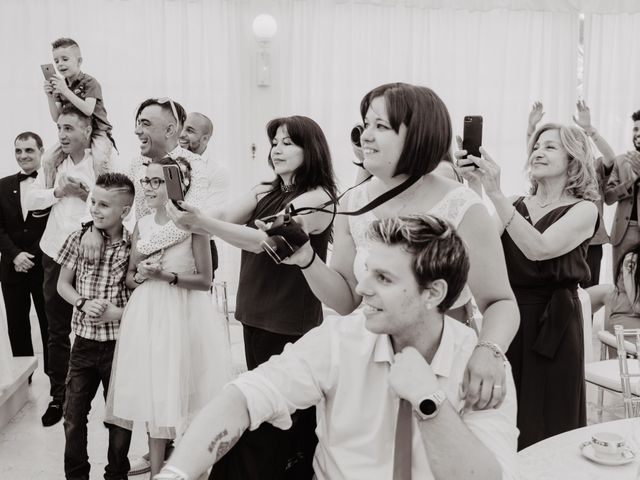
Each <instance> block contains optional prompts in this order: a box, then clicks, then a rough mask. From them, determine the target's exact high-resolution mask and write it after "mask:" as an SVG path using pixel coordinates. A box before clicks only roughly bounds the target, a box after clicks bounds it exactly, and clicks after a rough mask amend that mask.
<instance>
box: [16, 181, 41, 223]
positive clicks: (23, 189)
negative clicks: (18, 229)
mask: <svg viewBox="0 0 640 480" xmlns="http://www.w3.org/2000/svg"><path fill="white" fill-rule="evenodd" d="M20 172H22V173H24V174H25V175H26V172H25V171H24V170H20ZM38 175H40V173H39V174H38ZM35 181H36V179H35V178H32V177H27V178H25V179H24V180H22V181H21V182H20V208H21V209H22V219H23V220H26V219H27V215H29V209H28V208H27V203H26V199H27V192H28V191H29V188H31V185H32V184H33V182H35Z"/></svg>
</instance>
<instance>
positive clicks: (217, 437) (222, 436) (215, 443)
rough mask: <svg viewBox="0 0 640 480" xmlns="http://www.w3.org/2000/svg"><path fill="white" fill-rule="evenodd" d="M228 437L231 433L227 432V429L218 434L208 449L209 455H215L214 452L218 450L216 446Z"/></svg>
mask: <svg viewBox="0 0 640 480" xmlns="http://www.w3.org/2000/svg"><path fill="white" fill-rule="evenodd" d="M227 435H229V432H227V429H226V428H225V429H224V430H223V431H222V432H220V433H219V434H217V435H216V436H215V438H214V439H213V440H211V443H210V444H209V447H208V448H207V450H209V453H213V451H214V450H215V449H216V445H217V444H218V442H219V441H220V439H222V438H224V437H225V436H227Z"/></svg>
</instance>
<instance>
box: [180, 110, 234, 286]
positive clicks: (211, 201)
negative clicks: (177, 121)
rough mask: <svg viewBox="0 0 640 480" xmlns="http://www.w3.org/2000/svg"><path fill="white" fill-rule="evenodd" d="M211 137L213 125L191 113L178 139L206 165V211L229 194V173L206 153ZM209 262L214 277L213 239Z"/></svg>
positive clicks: (205, 118) (215, 250) (221, 202)
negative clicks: (210, 262) (210, 261)
mask: <svg viewBox="0 0 640 480" xmlns="http://www.w3.org/2000/svg"><path fill="white" fill-rule="evenodd" d="M212 135H213V123H212V122H211V120H210V119H209V117H207V116H206V115H204V114H202V113H199V112H191V113H190V114H188V115H187V119H186V120H185V122H184V127H183V128H182V132H181V133H180V139H179V142H180V146H181V147H182V148H186V149H187V150H189V151H191V152H193V153H197V154H198V155H200V156H201V157H202V160H203V162H204V163H205V165H206V173H207V177H208V178H207V181H208V191H207V192H208V195H207V196H206V199H205V201H204V206H205V208H206V209H209V208H214V207H219V206H220V205H222V204H224V203H225V202H226V201H227V196H228V192H229V171H228V169H227V167H226V166H224V165H222V164H221V163H220V162H217V161H215V160H214V159H213V158H212V157H211V155H210V152H207V146H208V145H209V140H211V136H212ZM211 260H212V266H213V272H214V277H215V270H216V269H217V268H218V250H217V249H216V244H215V243H214V241H213V239H211Z"/></svg>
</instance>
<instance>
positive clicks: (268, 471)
mask: <svg viewBox="0 0 640 480" xmlns="http://www.w3.org/2000/svg"><path fill="white" fill-rule="evenodd" d="M243 334H244V349H245V356H246V359H247V367H248V368H249V370H253V369H254V368H256V367H257V366H258V365H260V364H261V363H264V362H266V361H267V360H269V358H271V356H272V355H277V354H279V353H281V352H282V350H283V349H284V346H285V345H286V344H287V343H290V342H295V341H296V340H298V339H299V338H300V336H299V335H281V334H278V333H273V332H268V331H266V330H262V329H260V328H254V327H249V326H247V325H245V326H244V328H243ZM292 420H293V425H292V426H291V428H290V429H289V430H280V429H279V428H276V427H274V426H273V425H270V424H267V423H264V424H262V425H261V426H260V427H259V428H257V429H256V430H254V431H253V432H251V431H249V430H247V431H245V432H244V434H243V435H242V437H240V440H238V443H237V444H236V445H235V446H234V447H233V448H232V449H231V450H230V451H229V452H228V453H227V454H226V455H225V456H224V457H223V458H222V459H221V460H220V461H219V462H218V463H216V464H215V465H214V466H213V469H212V470H211V475H210V476H209V479H210V480H232V479H239V478H242V479H244V480H248V479H250V480H258V479H259V480H278V479H287V480H307V479H308V480H311V479H312V478H313V466H312V461H313V454H314V453H315V449H316V445H317V444H318V438H317V437H316V435H315V428H316V409H315V407H312V408H307V409H306V410H298V411H297V412H295V413H294V414H293V415H292Z"/></svg>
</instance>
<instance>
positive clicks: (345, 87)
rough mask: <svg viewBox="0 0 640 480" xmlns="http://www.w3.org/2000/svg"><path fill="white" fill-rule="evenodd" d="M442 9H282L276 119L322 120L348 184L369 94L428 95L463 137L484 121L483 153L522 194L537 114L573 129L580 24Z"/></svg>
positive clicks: (555, 17)
mask: <svg viewBox="0 0 640 480" xmlns="http://www.w3.org/2000/svg"><path fill="white" fill-rule="evenodd" d="M427 3H438V2H427ZM439 3H441V4H442V5H443V8H437V9H427V8H423V7H422V6H421V2H411V1H406V2H384V1H381V2H357V1H339V2H322V1H320V2H315V1H290V0H289V1H288V0H282V1H280V2H277V9H274V15H275V16H276V18H278V22H279V25H281V27H282V28H281V30H280V31H279V32H278V35H277V37H276V39H275V40H274V45H273V49H274V52H276V53H275V54H274V58H273V63H274V68H273V69H274V75H273V76H274V85H277V86H278V88H277V90H278V91H277V95H278V96H279V99H280V100H279V106H280V110H281V111H282V112H286V113H288V114H289V113H294V112H296V113H304V114H308V115H310V116H312V117H313V118H315V119H316V120H318V121H319V123H320V124H321V125H322V127H323V128H324V130H325V132H326V134H327V137H328V138H329V141H330V145H331V147H332V151H333V154H334V161H335V165H336V170H337V171H338V173H339V177H340V178H341V179H342V180H343V185H344V182H345V181H346V182H349V181H350V179H351V177H352V175H353V167H352V166H351V164H350V160H351V159H352V154H351V152H350V145H349V137H348V133H349V130H350V128H351V126H352V125H353V124H354V123H355V122H357V121H358V120H359V110H358V108H359V102H360V99H361V97H362V96H363V94H364V93H366V92H367V91H368V90H370V89H371V88H373V87H375V86H377V85H379V84H382V83H385V82H394V81H403V82H410V83H416V84H420V85H426V86H429V87H431V88H433V89H434V90H435V91H436V92H437V93H438V94H439V95H440V96H441V97H442V98H443V100H444V101H445V103H446V104H447V106H448V107H449V110H450V113H451V117H452V122H453V126H454V131H455V132H456V133H457V134H461V133H462V120H463V117H464V116H465V115H472V114H476V115H477V114H480V115H483V117H484V144H485V146H486V148H487V149H488V150H489V151H490V152H491V153H492V154H493V155H494V157H495V159H496V160H497V161H498V162H500V164H501V165H502V167H503V184H504V185H505V189H506V190H507V191H508V192H509V193H519V192H522V191H523V189H524V176H523V170H522V169H523V165H524V161H525V130H526V122H527V114H528V111H529V108H530V105H531V104H532V103H533V101H534V100H537V99H541V100H543V101H544V104H545V111H546V112H547V114H546V119H548V120H559V121H564V122H567V121H569V119H570V114H571V112H572V109H573V104H574V102H575V87H576V54H577V38H578V15H577V13H576V12H575V11H571V12H567V11H557V12H541V11H522V10H505V9H498V10H490V11H467V10H460V9H455V10H454V9H451V8H445V6H446V3H445V2H439ZM464 3H465V2H457V7H460V6H461V4H464ZM466 3H472V4H473V3H476V4H477V2H466ZM489 3H491V2H489ZM502 3H504V2H502Z"/></svg>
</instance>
